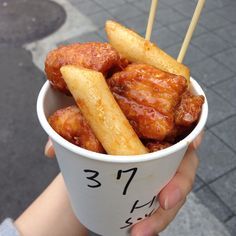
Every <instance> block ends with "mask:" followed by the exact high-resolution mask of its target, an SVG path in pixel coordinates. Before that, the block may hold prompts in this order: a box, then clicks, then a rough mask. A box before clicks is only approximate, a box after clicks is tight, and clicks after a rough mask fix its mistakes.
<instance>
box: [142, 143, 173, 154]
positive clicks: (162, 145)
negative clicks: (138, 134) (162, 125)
mask: <svg viewBox="0 0 236 236" xmlns="http://www.w3.org/2000/svg"><path fill="white" fill-rule="evenodd" d="M171 145H172V144H171V143H169V142H163V141H162V142H160V141H149V142H148V143H147V144H146V145H145V146H146V148H147V149H148V150H149V152H156V151H159V150H162V149H165V148H168V147H170V146H171Z"/></svg>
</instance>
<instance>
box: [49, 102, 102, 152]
mask: <svg viewBox="0 0 236 236" xmlns="http://www.w3.org/2000/svg"><path fill="white" fill-rule="evenodd" d="M48 122H49V124H50V125H51V126H52V128H53V129H54V130H55V131H56V132H57V133H58V134H59V135H61V136H62V137H63V138H65V139H66V140H68V141H69V142H71V143H73V144H75V145H77V146H80V147H82V148H85V149H87V150H90V151H94V152H101V153H104V152H105V151H104V149H103V147H102V145H101V143H100V142H99V141H98V139H97V138H96V136H95V135H94V133H93V131H92V129H91V128H90V126H89V124H88V123H87V121H86V120H85V118H84V117H83V115H82V114H81V112H80V110H79V108H78V107H77V106H69V107H67V108H62V109H60V110H57V111H56V112H55V113H54V114H53V115H51V116H50V117H49V119H48Z"/></svg>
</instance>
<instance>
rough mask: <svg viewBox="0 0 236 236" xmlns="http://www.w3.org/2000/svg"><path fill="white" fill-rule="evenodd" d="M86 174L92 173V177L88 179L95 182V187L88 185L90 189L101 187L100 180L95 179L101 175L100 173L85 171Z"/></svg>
mask: <svg viewBox="0 0 236 236" xmlns="http://www.w3.org/2000/svg"><path fill="white" fill-rule="evenodd" d="M84 172H85V173H92V175H91V176H87V177H86V178H87V179H89V180H91V181H93V182H94V184H93V185H91V184H88V185H87V186H88V187H90V188H98V187H100V186H101V183H100V182H99V181H98V180H96V179H95V178H96V177H97V176H98V175H99V172H98V171H96V170H88V169H85V170H84Z"/></svg>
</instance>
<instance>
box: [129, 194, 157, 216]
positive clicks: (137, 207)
mask: <svg viewBox="0 0 236 236" xmlns="http://www.w3.org/2000/svg"><path fill="white" fill-rule="evenodd" d="M155 199H156V196H154V197H153V198H152V200H151V201H149V202H148V203H145V204H143V205H139V206H138V203H139V202H140V201H139V200H137V201H135V202H134V205H133V207H132V208H131V211H130V213H133V212H134V210H135V209H139V208H142V207H145V206H148V208H150V207H151V206H152V205H153V203H154V201H155Z"/></svg>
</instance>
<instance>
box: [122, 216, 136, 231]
mask: <svg viewBox="0 0 236 236" xmlns="http://www.w3.org/2000/svg"><path fill="white" fill-rule="evenodd" d="M131 219H132V217H130V218H129V219H127V220H126V221H125V223H126V224H127V225H125V226H122V227H120V229H125V228H127V227H129V226H131V225H132V224H133V222H130V220H131Z"/></svg>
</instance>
